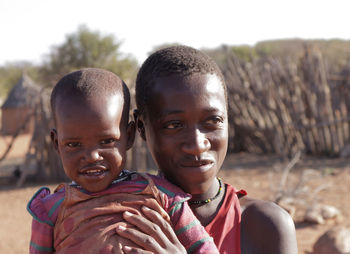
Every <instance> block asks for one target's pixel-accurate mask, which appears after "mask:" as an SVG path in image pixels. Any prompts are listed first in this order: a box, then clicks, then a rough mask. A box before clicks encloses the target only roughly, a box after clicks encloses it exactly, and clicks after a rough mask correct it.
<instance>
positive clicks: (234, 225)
mask: <svg viewBox="0 0 350 254" xmlns="http://www.w3.org/2000/svg"><path fill="white" fill-rule="evenodd" d="M225 187H226V193H225V198H224V202H223V203H222V205H221V207H220V210H219V212H218V214H217V215H216V216H215V218H214V219H213V220H212V221H211V222H210V223H209V224H208V225H207V226H206V227H205V229H206V230H207V232H208V233H209V235H210V236H211V237H213V238H214V242H215V244H216V246H217V247H218V249H219V252H220V254H240V253H241V248H240V224H241V208H240V205H239V200H238V197H237V195H240V196H241V195H246V192H245V191H244V190H241V191H238V192H237V191H236V190H235V189H234V187H232V186H231V185H229V184H225Z"/></svg>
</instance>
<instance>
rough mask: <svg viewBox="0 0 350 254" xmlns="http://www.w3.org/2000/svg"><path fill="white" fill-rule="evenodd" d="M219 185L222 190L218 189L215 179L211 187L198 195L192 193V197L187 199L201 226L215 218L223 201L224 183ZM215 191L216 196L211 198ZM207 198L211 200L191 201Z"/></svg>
mask: <svg viewBox="0 0 350 254" xmlns="http://www.w3.org/2000/svg"><path fill="white" fill-rule="evenodd" d="M221 187H222V190H221V191H219V188H220V184H219V182H218V181H215V182H214V183H213V185H212V187H211V188H210V189H209V190H208V191H207V192H206V193H203V194H200V195H192V199H191V200H190V201H189V205H190V207H191V209H192V211H193V213H194V215H195V216H196V217H197V219H198V220H199V221H200V222H201V224H202V225H203V226H206V225H208V224H209V223H210V222H211V221H212V220H213V219H214V218H215V216H216V214H217V213H218V211H219V209H220V207H221V205H222V203H223V201H224V197H225V192H226V188H225V185H224V184H222V186H221ZM218 191H219V193H218ZM217 193H218V195H217V197H216V198H215V199H212V198H213V197H215V196H216V194H217ZM207 199H212V200H211V201H210V202H207V203H200V204H198V203H193V202H195V201H203V200H207ZM191 201H192V203H191Z"/></svg>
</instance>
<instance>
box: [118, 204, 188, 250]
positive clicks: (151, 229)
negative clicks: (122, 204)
mask: <svg viewBox="0 0 350 254" xmlns="http://www.w3.org/2000/svg"><path fill="white" fill-rule="evenodd" d="M142 212H143V213H144V214H145V216H146V217H147V218H148V219H147V218H145V217H142V216H139V215H136V214H132V213H129V212H124V214H123V217H124V219H125V220H126V221H127V222H129V223H131V224H133V225H135V226H136V227H137V229H135V228H124V227H117V229H116V231H117V233H118V234H119V235H120V236H122V237H124V238H127V239H129V240H131V241H133V242H135V243H136V244H137V245H139V246H141V247H143V248H144V250H142V249H138V248H135V247H129V246H124V247H123V251H124V252H125V253H136V254H148V253H172V254H173V253H187V252H186V249H185V248H184V247H183V246H182V244H181V243H180V241H179V240H178V239H177V237H176V235H175V232H174V230H173V229H172V227H171V225H169V223H168V222H167V221H166V220H164V219H163V218H162V217H161V215H160V214H159V213H157V212H156V211H154V210H152V209H150V208H148V207H145V206H143V207H142Z"/></svg>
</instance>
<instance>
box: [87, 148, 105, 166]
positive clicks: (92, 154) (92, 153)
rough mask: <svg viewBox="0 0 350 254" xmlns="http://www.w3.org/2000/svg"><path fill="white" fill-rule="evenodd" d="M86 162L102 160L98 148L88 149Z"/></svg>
mask: <svg viewBox="0 0 350 254" xmlns="http://www.w3.org/2000/svg"><path fill="white" fill-rule="evenodd" d="M85 160H86V161H87V162H90V163H91V162H96V161H100V160H102V156H101V155H100V152H99V150H98V149H96V148H91V149H87V151H86V153H85Z"/></svg>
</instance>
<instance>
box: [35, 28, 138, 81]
mask: <svg viewBox="0 0 350 254" xmlns="http://www.w3.org/2000/svg"><path fill="white" fill-rule="evenodd" d="M120 45H121V43H120V42H118V41H116V39H115V38H114V36H113V35H106V36H103V35H101V34H100V33H99V32H98V31H91V30H89V29H88V28H87V27H86V26H80V27H79V28H78V31H77V32H76V33H72V34H68V35H67V36H66V41H65V42H64V43H63V44H62V45H58V46H54V47H53V49H52V52H51V53H50V54H49V55H48V59H47V61H46V63H45V64H44V66H43V68H42V75H43V78H44V80H46V81H47V85H48V86H51V85H53V84H54V83H55V82H57V81H58V79H60V78H61V77H62V76H63V75H64V74H66V73H68V72H71V71H74V70H76V69H81V68H85V67H96V68H103V69H107V70H110V71H112V72H114V73H116V74H117V75H118V76H120V77H121V78H122V79H124V80H126V81H127V82H128V81H131V80H132V79H133V78H134V76H135V73H136V70H137V67H138V66H137V62H136V60H135V59H134V58H132V57H130V56H123V55H122V54H121V53H120V52H119V48H120Z"/></svg>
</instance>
